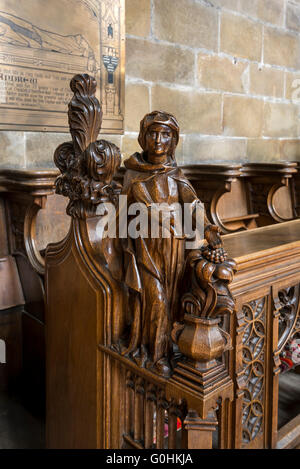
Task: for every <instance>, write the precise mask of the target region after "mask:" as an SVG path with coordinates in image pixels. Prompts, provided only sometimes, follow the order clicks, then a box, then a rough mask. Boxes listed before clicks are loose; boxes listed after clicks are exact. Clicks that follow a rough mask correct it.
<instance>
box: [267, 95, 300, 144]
mask: <svg viewBox="0 0 300 469" xmlns="http://www.w3.org/2000/svg"><path fill="white" fill-rule="evenodd" d="M298 128H299V106H297V105H295V104H288V103H269V102H266V103H265V106H264V128H263V135H264V136H266V137H278V138H284V137H297V136H298Z"/></svg>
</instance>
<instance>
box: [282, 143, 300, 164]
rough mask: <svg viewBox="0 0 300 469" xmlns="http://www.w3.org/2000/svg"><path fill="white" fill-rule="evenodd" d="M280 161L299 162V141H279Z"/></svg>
mask: <svg viewBox="0 0 300 469" xmlns="http://www.w3.org/2000/svg"><path fill="white" fill-rule="evenodd" d="M280 159H282V160H288V161H300V140H297V139H294V140H281V141H280Z"/></svg>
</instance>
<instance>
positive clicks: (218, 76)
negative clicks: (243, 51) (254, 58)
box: [198, 53, 248, 93]
mask: <svg viewBox="0 0 300 469" xmlns="http://www.w3.org/2000/svg"><path fill="white" fill-rule="evenodd" d="M247 67H248V65H247V64H245V63H242V62H235V61H233V60H230V59H227V58H225V57H219V56H216V55H206V54H201V53H200V54H199V56H198V83H199V85H200V86H201V87H202V88H207V89H215V90H222V91H230V92H232V93H243V92H245V91H246V82H245V75H244V74H245V71H246V69H247Z"/></svg>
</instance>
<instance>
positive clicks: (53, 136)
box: [25, 132, 72, 169]
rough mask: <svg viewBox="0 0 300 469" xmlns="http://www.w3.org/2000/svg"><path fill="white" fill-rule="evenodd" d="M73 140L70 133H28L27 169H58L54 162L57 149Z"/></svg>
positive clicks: (26, 140)
mask: <svg viewBox="0 0 300 469" xmlns="http://www.w3.org/2000/svg"><path fill="white" fill-rule="evenodd" d="M71 140H72V138H71V135H70V134H68V133H53V132H26V133H25V152H26V167H28V168H36V169H38V168H52V167H56V166H55V165H54V161H53V155H54V152H55V150H56V148H57V147H58V145H60V144H61V143H64V142H69V141H71Z"/></svg>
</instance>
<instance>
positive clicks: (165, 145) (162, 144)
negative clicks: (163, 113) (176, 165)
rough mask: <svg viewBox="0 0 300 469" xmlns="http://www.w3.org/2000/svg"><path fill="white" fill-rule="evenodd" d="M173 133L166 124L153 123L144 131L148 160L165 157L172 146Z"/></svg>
mask: <svg viewBox="0 0 300 469" xmlns="http://www.w3.org/2000/svg"><path fill="white" fill-rule="evenodd" d="M172 140H173V133H172V129H170V127H168V126H167V125H163V124H153V125H151V126H150V127H149V129H148V130H147V133H146V150H147V152H148V158H149V161H154V160H161V159H166V157H167V155H168V154H169V153H170V150H171V148H172Z"/></svg>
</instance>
